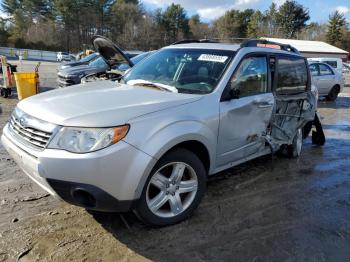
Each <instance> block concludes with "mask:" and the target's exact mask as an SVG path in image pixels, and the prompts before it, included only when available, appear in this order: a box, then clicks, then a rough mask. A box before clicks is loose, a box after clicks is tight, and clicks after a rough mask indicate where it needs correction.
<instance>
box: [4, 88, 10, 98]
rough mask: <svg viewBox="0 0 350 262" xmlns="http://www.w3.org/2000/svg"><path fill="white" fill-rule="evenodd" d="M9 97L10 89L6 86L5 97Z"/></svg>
mask: <svg viewBox="0 0 350 262" xmlns="http://www.w3.org/2000/svg"><path fill="white" fill-rule="evenodd" d="M8 97H9V89H8V88H4V98H8Z"/></svg>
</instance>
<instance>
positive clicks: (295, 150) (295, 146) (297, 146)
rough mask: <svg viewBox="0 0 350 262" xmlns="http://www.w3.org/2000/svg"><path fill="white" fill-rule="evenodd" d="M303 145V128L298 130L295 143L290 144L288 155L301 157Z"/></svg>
mask: <svg viewBox="0 0 350 262" xmlns="http://www.w3.org/2000/svg"><path fill="white" fill-rule="evenodd" d="M302 147H303V131H302V129H301V128H299V129H298V130H297V133H296V134H295V136H294V139H293V143H292V144H291V145H288V148H287V150H288V155H289V157H293V158H296V157H299V156H300V154H301V149H302Z"/></svg>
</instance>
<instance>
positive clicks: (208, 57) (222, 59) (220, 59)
mask: <svg viewBox="0 0 350 262" xmlns="http://www.w3.org/2000/svg"><path fill="white" fill-rule="evenodd" d="M227 58H228V57H227V56H221V55H209V54H201V55H200V56H199V57H198V61H207V62H218V63H225V61H226V60H227Z"/></svg>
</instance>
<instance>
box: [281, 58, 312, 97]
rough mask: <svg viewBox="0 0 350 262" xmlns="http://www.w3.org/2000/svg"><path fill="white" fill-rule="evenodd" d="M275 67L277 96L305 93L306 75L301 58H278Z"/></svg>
mask: <svg viewBox="0 0 350 262" xmlns="http://www.w3.org/2000/svg"><path fill="white" fill-rule="evenodd" d="M277 65H278V71H277V87H276V93H277V94H282V95H283V94H297V93H302V92H305V91H306V88H307V81H308V74H307V66H306V63H305V60H304V59H303V58H299V57H280V58H279V59H278V62H277Z"/></svg>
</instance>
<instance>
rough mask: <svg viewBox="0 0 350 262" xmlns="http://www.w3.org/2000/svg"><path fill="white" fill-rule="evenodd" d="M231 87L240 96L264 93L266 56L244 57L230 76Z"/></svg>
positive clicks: (265, 87) (265, 86) (265, 90)
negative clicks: (237, 91)
mask: <svg viewBox="0 0 350 262" xmlns="http://www.w3.org/2000/svg"><path fill="white" fill-rule="evenodd" d="M231 89H237V90H239V96H240V97H243V96H252V95H257V94H261V93H266V92H267V62H266V57H248V58H244V59H243V61H242V62H241V64H240V65H239V67H238V69H237V70H236V71H235V73H234V74H233V76H232V78H231Z"/></svg>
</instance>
